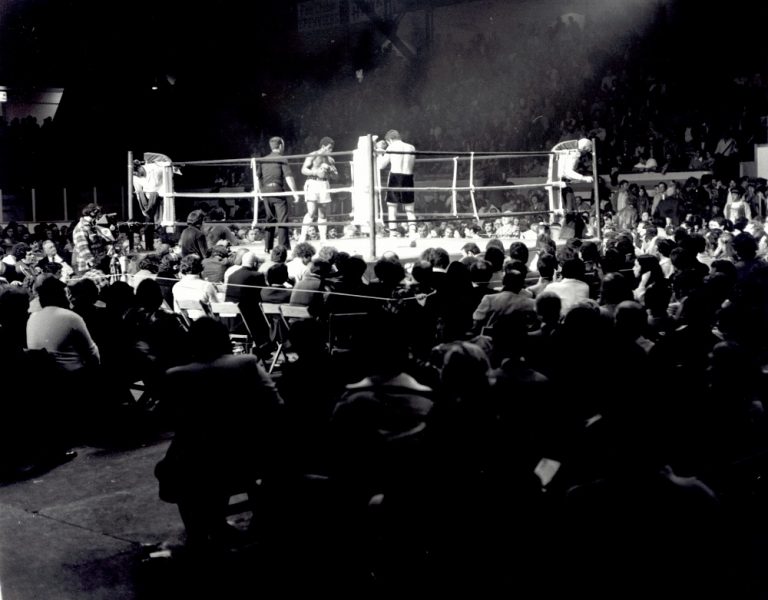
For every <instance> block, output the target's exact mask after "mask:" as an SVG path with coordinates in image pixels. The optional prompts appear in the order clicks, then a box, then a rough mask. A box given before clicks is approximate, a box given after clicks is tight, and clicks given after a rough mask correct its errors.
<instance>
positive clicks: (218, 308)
mask: <svg viewBox="0 0 768 600" xmlns="http://www.w3.org/2000/svg"><path fill="white" fill-rule="evenodd" d="M211 313H212V314H213V316H215V317H217V318H219V319H221V318H222V317H225V318H233V319H234V318H237V317H240V322H242V324H243V326H244V327H245V331H246V333H232V332H230V333H229V339H230V340H231V341H232V342H241V343H242V344H243V347H244V348H245V352H246V354H247V353H248V352H250V350H251V348H252V347H253V343H254V338H253V334H252V333H251V329H250V328H249V327H248V323H247V322H246V320H245V319H244V318H243V315H242V313H241V312H240V307H239V306H238V305H237V304H236V303H235V302H212V303H211Z"/></svg>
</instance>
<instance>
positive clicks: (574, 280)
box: [544, 258, 589, 315]
mask: <svg viewBox="0 0 768 600" xmlns="http://www.w3.org/2000/svg"><path fill="white" fill-rule="evenodd" d="M560 274H561V275H562V279H560V281H555V282H553V283H550V284H549V285H548V286H547V287H546V288H544V291H547V292H552V293H553V294H555V295H556V296H558V297H559V298H560V302H561V310H562V314H563V315H564V314H565V313H567V312H568V311H569V310H570V309H571V307H572V306H573V305H574V304H576V303H577V302H581V301H582V300H588V299H589V285H588V284H586V283H584V282H583V281H582V278H583V277H584V263H583V262H582V261H581V259H579V258H569V259H567V260H566V261H565V262H563V266H562V270H561V273H560Z"/></svg>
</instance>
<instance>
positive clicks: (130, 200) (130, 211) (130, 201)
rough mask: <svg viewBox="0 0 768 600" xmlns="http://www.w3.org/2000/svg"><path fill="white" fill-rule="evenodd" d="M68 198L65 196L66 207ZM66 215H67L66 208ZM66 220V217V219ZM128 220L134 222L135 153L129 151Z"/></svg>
mask: <svg viewBox="0 0 768 600" xmlns="http://www.w3.org/2000/svg"><path fill="white" fill-rule="evenodd" d="M66 202H67V197H66V194H64V206H65V207H66ZM64 214H65V215H66V214H67V211H66V208H65V210H64ZM64 218H65V219H66V217H64ZM128 220H129V221H133V151H131V150H129V151H128Z"/></svg>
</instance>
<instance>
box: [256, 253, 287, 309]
mask: <svg viewBox="0 0 768 600" xmlns="http://www.w3.org/2000/svg"><path fill="white" fill-rule="evenodd" d="M266 283H267V285H268V286H269V289H266V290H261V301H262V302H268V303H270V304H287V303H289V302H290V301H291V294H292V293H293V291H292V288H291V287H290V286H289V285H288V267H287V266H286V265H285V263H274V264H273V265H272V266H271V267H269V270H268V271H267V274H266Z"/></svg>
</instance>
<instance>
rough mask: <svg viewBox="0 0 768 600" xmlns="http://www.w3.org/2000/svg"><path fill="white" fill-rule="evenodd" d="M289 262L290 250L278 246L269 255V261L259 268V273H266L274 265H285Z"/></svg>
mask: <svg viewBox="0 0 768 600" xmlns="http://www.w3.org/2000/svg"><path fill="white" fill-rule="evenodd" d="M287 260H288V249H287V248H286V247H285V246H281V245H280V244H278V245H276V246H275V247H273V248H272V251H271V252H270V253H269V259H267V260H266V261H264V263H263V264H262V265H261V266H260V267H259V271H261V272H262V273H266V272H267V269H269V267H271V266H272V265H273V264H275V263H285V262H286V261H287Z"/></svg>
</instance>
